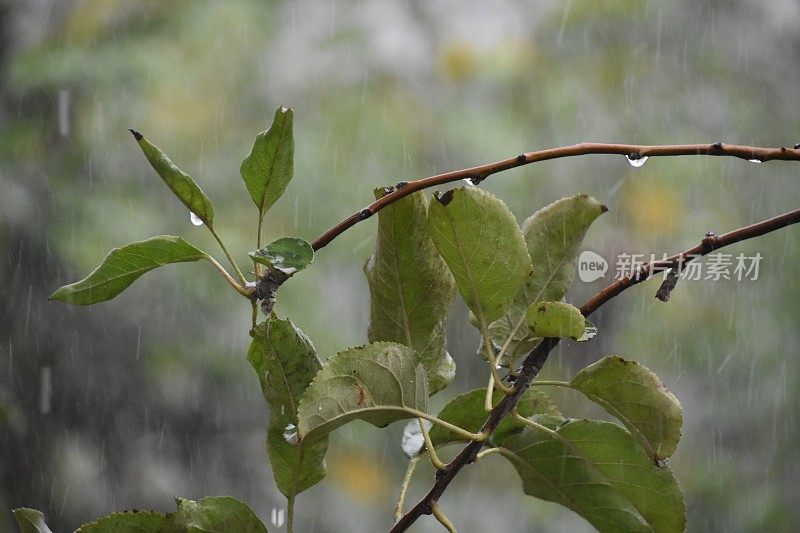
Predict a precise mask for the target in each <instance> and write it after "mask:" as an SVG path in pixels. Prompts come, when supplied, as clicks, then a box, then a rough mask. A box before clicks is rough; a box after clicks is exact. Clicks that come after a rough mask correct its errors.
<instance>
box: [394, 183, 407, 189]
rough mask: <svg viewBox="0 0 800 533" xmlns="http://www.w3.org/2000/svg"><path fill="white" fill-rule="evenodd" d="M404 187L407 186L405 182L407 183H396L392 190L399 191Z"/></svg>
mask: <svg viewBox="0 0 800 533" xmlns="http://www.w3.org/2000/svg"><path fill="white" fill-rule="evenodd" d="M406 185H408V182H407V181H398V182H397V183H396V184H395V186H394V188H395V190H397V191H399V190H400V189H402V188H403V187H405V186H406Z"/></svg>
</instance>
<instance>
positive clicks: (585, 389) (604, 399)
mask: <svg viewBox="0 0 800 533" xmlns="http://www.w3.org/2000/svg"><path fill="white" fill-rule="evenodd" d="M570 386H571V387H572V388H574V389H577V390H579V391H581V392H582V393H583V394H585V395H586V397H587V398H589V399H590V400H592V401H593V402H595V403H597V404H598V405H600V406H601V407H602V408H603V409H605V410H606V411H608V413H609V414H611V415H613V416H615V417H617V418H618V419H619V420H620V422H622V423H623V424H624V425H625V427H626V428H628V430H629V431H630V432H631V433H632V434H633V435H635V436H636V437H637V438H639V440H640V442H641V444H642V446H644V449H645V450H646V451H647V454H648V455H650V457H652V458H654V459H655V460H659V459H664V458H666V457H669V456H670V455H672V454H673V452H674V451H675V448H676V447H677V446H678V441H679V440H680V438H681V426H682V425H683V415H682V413H681V404H680V402H679V401H678V399H677V398H676V397H675V395H674V394H672V392H670V391H669V389H667V388H666V387H665V386H664V384H663V383H661V380H660V379H658V376H656V375H655V373H653V372H652V371H651V370H650V369H648V368H647V367H645V366H644V365H642V364H639V363H637V362H636V361H628V360H625V359H623V358H622V357H618V356H609V357H604V358H603V359H601V360H599V361H597V362H596V363H594V364H592V365H589V366H587V367H586V368H584V369H583V370H581V371H580V372H578V374H577V375H576V376H575V378H574V379H573V380H572V381H571V382H570Z"/></svg>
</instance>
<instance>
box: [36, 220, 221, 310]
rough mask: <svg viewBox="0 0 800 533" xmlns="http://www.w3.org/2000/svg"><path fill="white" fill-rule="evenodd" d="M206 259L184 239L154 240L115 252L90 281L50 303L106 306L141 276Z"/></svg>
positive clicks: (57, 295) (66, 290) (56, 295)
mask: <svg viewBox="0 0 800 533" xmlns="http://www.w3.org/2000/svg"><path fill="white" fill-rule="evenodd" d="M206 257H207V256H206V254H205V253H204V252H203V251H202V250H199V249H197V248H195V247H194V246H192V245H191V244H189V243H188V242H186V241H185V240H183V239H182V238H180V237H173V236H171V235H160V236H158V237H152V238H150V239H147V240H144V241H139V242H134V243H132V244H128V245H126V246H122V247H120V248H114V249H113V250H111V252H109V254H108V255H107V256H106V258H105V259H104V260H103V262H102V263H101V264H100V266H98V267H97V268H96V269H94V271H93V272H92V273H91V274H89V275H88V276H87V277H86V278H84V279H82V280H80V281H78V282H76V283H72V284H70V285H64V286H63V287H61V288H60V289H58V290H57V291H55V292H54V293H53V294H51V295H50V299H51V300H60V301H62V302H66V303H70V304H76V305H89V304H93V303H97V302H104V301H106V300H110V299H111V298H113V297H115V296H116V295H118V294H119V293H121V292H122V291H124V290H125V289H126V288H127V287H128V286H129V285H130V284H131V283H133V282H134V281H136V279H137V278H138V277H139V276H141V275H142V274H144V273H145V272H149V271H150V270H153V269H154V268H157V267H160V266H163V265H167V264H169V263H186V262H190V261H199V260H201V259H205V258H206Z"/></svg>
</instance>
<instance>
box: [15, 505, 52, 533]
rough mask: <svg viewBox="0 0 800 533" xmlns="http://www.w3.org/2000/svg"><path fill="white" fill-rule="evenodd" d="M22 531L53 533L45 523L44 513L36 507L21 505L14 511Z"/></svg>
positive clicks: (22, 532)
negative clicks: (29, 507) (30, 507)
mask: <svg viewBox="0 0 800 533" xmlns="http://www.w3.org/2000/svg"><path fill="white" fill-rule="evenodd" d="M12 512H13V513H14V518H16V519H17V523H18V524H19V530H20V532H21V533H53V532H52V531H50V528H49V527H47V524H45V523H44V515H43V514H42V512H41V511H37V510H36V509H28V508H27V507H20V508H18V509H14V510H13V511H12Z"/></svg>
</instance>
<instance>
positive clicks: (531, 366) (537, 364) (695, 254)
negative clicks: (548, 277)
mask: <svg viewBox="0 0 800 533" xmlns="http://www.w3.org/2000/svg"><path fill="white" fill-rule="evenodd" d="M578 146H582V145H578ZM583 146H586V145H583ZM592 146H609V145H592ZM666 148H675V147H661V149H666ZM737 148H740V147H737ZM592 153H594V152H592ZM604 153H605V152H604ZM613 153H618V152H613ZM660 155H677V154H675V153H665V154H660ZM710 155H717V154H710ZM731 155H732V154H731ZM736 157H741V156H738V155H737V156H736ZM428 179H430V178H428ZM421 181H422V180H421ZM798 222H800V209H797V210H794V211H791V212H789V213H785V214H783V215H779V216H776V217H774V218H770V219H768V220H764V221H762V222H758V223H756V224H752V225H750V226H745V227H743V228H739V229H737V230H734V231H731V232H729V233H725V234H724V235H715V234H713V233H709V234H707V235H706V237H705V238H703V240H702V241H701V243H700V244H699V245H697V246H695V247H693V248H690V249H688V250H686V251H684V252H681V253H679V254H675V255H673V256H672V257H669V258H667V259H664V260H661V261H653V262H651V263H648V264H647V265H642V266H640V267H639V268H637V269H636V270H635V271H634V272H633V273H631V274H630V275H628V276H626V277H624V278H622V279H620V280H617V281H616V282H614V283H612V284H611V285H609V286H607V287H606V288H604V289H603V290H601V291H600V292H598V293H597V294H596V295H594V296H593V297H592V298H590V299H589V300H588V301H587V302H586V303H585V304H583V306H581V313H582V314H583V316H585V317H588V316H589V315H590V314H592V313H593V312H595V311H596V310H597V309H599V308H600V307H601V306H602V305H603V304H605V303H606V302H608V301H609V300H611V299H612V298H614V297H615V296H617V295H618V294H620V293H621V292H622V291H624V290H625V289H627V288H629V287H632V286H634V285H637V284H639V283H641V282H643V281H645V280H647V279H648V278H650V277H651V276H653V275H654V274H655V273H657V272H659V271H662V270H666V269H670V268H674V269H676V270H681V269H682V267H683V266H684V265H685V264H687V263H689V262H691V261H693V260H695V259H697V258H699V257H702V256H704V255H707V254H709V253H711V252H712V251H714V250H718V249H720V248H722V247H724V246H729V245H731V244H734V243H737V242H740V241H744V240H747V239H752V238H754V237H759V236H761V235H764V234H767V233H770V232H772V231H775V230H778V229H781V228H784V227H786V226H789V225H791V224H797V223H798ZM558 342H559V339H554V338H546V339H544V340H543V341H542V342H541V343H540V344H539V345H538V346H537V347H536V348H534V350H533V351H531V353H530V354H528V355H527V357H526V358H525V360H524V362H523V363H522V370H521V371H520V373H519V375H518V376H517V380H516V383H515V387H514V391H513V392H512V393H511V394H510V395H508V396H506V397H504V398H503V399H502V400H500V402H499V403H498V404H497V405H496V406H495V408H494V409H492V411H491V412H490V413H489V417H488V418H487V419H486V422H485V423H484V424H483V427H482V428H481V431H480V432H481V433H483V434H485V435H486V436H487V439H488V438H489V437H490V436H491V435H492V433H493V432H494V431H495V429H497V426H498V425H499V424H500V422H501V421H502V420H503V419H504V418H505V417H506V415H508V414H509V413H510V412H511V411H512V410H513V409H514V407H516V405H517V403H518V402H519V400H520V398H521V397H522V394H523V393H524V392H525V391H526V390H527V389H528V388H529V387H530V386H531V383H533V380H534V379H535V378H536V376H537V375H538V374H539V371H540V370H541V368H542V366H543V365H544V363H545V362H546V361H547V357H548V356H549V355H550V352H551V351H552V350H553V348H555V347H556V345H558ZM484 443H485V441H484V442H475V441H473V442H470V443H469V444H467V445H466V446H465V447H464V448H463V449H462V450H461V452H459V454H458V455H457V456H456V457H455V458H454V459H453V460H452V461H451V462H450V463H449V464H447V465H446V466H445V468H444V470H440V471H438V472H437V473H436V482H435V483H434V485H433V487H432V488H431V489H430V491H428V493H427V494H426V495H425V497H424V498H423V499H422V500H420V501H419V503H417V504H416V505H415V506H414V507H413V508H412V509H411V510H409V511H408V513H406V514H405V515H404V516H403V517H402V518H401V519H400V520H398V521H397V523H396V524H395V526H394V527H393V528H392V532H400V531H406V530H407V529H408V528H409V527H410V526H411V525H412V524H413V523H414V522H415V521H416V520H417V518H419V517H420V516H422V515H423V514H431V513H432V512H433V509H434V505H435V504H436V502H437V501H438V500H439V498H440V497H441V495H442V494H443V493H444V491H445V490H446V489H447V486H448V485H449V484H450V482H451V481H453V479H454V478H455V476H456V475H457V474H458V472H459V471H460V470H461V469H462V468H464V466H466V465H468V464H469V463H472V462H473V461H475V458H476V456H477V455H478V452H479V451H480V450H481V448H482V447H483V445H484Z"/></svg>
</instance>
